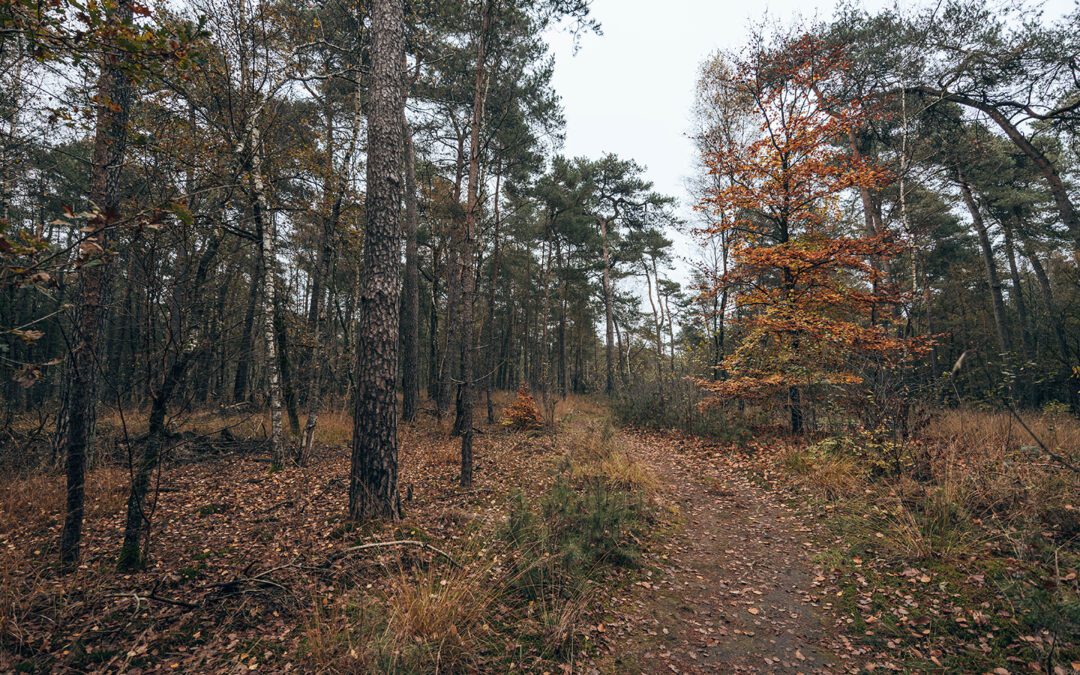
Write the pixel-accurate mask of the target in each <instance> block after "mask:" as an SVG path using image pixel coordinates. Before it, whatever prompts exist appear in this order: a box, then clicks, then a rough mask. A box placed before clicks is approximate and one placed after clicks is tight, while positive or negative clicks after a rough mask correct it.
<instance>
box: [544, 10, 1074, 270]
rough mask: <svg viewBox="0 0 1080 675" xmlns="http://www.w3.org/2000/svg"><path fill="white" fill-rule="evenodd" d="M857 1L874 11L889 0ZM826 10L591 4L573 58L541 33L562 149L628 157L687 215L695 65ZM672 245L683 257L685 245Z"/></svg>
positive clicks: (567, 45) (564, 45)
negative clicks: (549, 55) (591, 21)
mask: <svg viewBox="0 0 1080 675" xmlns="http://www.w3.org/2000/svg"><path fill="white" fill-rule="evenodd" d="M1073 2H1074V0H1049V1H1048V2H1046V3H1045V4H1043V7H1044V9H1045V10H1046V14H1047V16H1048V18H1049V17H1055V18H1056V17H1058V16H1061V15H1062V14H1064V13H1065V12H1066V11H1068V10H1069V9H1070V8H1071V7H1072V6H1073ZM863 4H864V6H866V7H867V8H869V9H879V8H881V7H885V6H889V5H892V2H891V0H864V3H863ZM1032 4H1033V5H1038V4H1042V3H1038V2H1034V1H1033V2H1032ZM834 6H835V3H834V0H662V1H657V0H594V2H593V5H592V16H593V18H595V19H596V20H597V21H599V22H600V23H601V26H602V29H603V33H604V34H603V35H591V34H590V35H585V36H583V37H582V39H581V44H580V48H579V50H578V53H577V54H574V53H573V45H572V41H571V39H570V37H569V36H568V35H566V34H565V33H559V34H556V35H552V37H551V43H552V48H553V51H554V53H555V58H556V65H555V80H554V84H555V89H556V91H557V92H558V93H559V94H560V96H561V97H562V103H563V108H564V110H565V112H566V122H567V125H566V144H565V146H564V148H563V152H564V154H566V155H568V156H579V155H584V156H588V157H599V156H600V155H601V154H603V153H605V152H613V153H615V154H617V155H619V156H621V157H624V158H631V159H635V160H637V161H638V162H639V163H641V164H644V165H645V166H646V167H647V169H648V171H647V176H648V178H649V179H650V180H652V181H653V182H654V183H655V184H656V188H657V190H659V191H660V192H663V193H666V194H669V195H673V196H675V197H678V198H679V200H680V202H681V204H682V209H683V213H684V214H686V215H688V208H689V206H690V204H689V197H688V195H687V191H686V188H685V181H686V178H687V177H688V176H689V175H690V174H691V171H692V168H693V160H694V148H693V144H692V143H691V142H690V140H689V138H688V137H687V132H688V131H689V128H690V107H691V105H692V103H693V97H694V86H695V83H696V79H697V72H698V66H699V64H700V63H701V61H702V60H703V59H705V57H706V56H708V55H709V54H710V53H712V52H713V51H715V50H717V49H736V48H738V47H740V46H742V44H743V42H744V40H745V36H746V33H747V30H746V29H747V27H748V25H749V24H751V23H756V22H758V21H759V20H760V19H761V18H762V17H764V16H766V13H767V14H768V16H769V17H771V18H774V19H778V20H781V21H783V22H787V21H790V20H792V19H793V18H795V17H797V16H802V17H804V18H808V19H812V18H814V17H815V16H817V17H821V18H828V17H830V16H831V15H832V10H833V7H834ZM678 250H679V252H680V253H681V254H682V255H692V254H693V252H692V246H691V245H690V244H689V242H687V241H680V242H679V246H678ZM679 267H680V268H682V269H685V267H684V266H683V265H679ZM677 277H679V278H680V280H684V279H685V277H684V276H683V274H678V275H677Z"/></svg>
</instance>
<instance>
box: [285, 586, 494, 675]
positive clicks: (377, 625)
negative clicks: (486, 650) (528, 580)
mask: <svg viewBox="0 0 1080 675" xmlns="http://www.w3.org/2000/svg"><path fill="white" fill-rule="evenodd" d="M492 574H493V572H492V568H491V565H487V564H485V565H473V566H468V567H463V568H457V569H453V568H447V567H445V566H431V567H427V568H425V569H413V570H405V569H401V570H398V571H397V572H396V573H394V574H392V575H390V576H389V577H387V578H384V579H382V580H381V584H383V585H385V587H386V588H387V589H388V590H386V591H385V593H382V594H380V595H378V596H372V595H370V594H369V593H368V592H367V591H363V590H360V589H357V590H355V591H353V592H350V593H347V594H345V595H343V596H341V597H340V598H338V599H337V600H336V601H334V602H333V603H327V604H326V605H322V604H317V609H316V610H315V611H314V612H313V613H312V615H311V618H310V620H309V621H308V622H307V624H306V625H305V626H304V637H305V646H306V652H307V657H308V661H309V664H310V665H311V666H312V667H313V669H315V670H318V671H320V672H364V673H381V672H408V673H412V672H434V673H438V672H461V671H464V670H470V669H473V668H474V667H475V659H476V657H477V656H478V655H479V654H480V653H481V652H482V650H483V645H484V640H485V638H486V637H487V636H488V634H489V633H490V631H491V628H490V626H489V625H488V623H487V618H488V617H489V615H490V612H491V609H492V607H493V605H494V603H495V601H496V600H497V598H498V594H497V589H499V588H501V584H499V583H498V582H493V580H492Z"/></svg>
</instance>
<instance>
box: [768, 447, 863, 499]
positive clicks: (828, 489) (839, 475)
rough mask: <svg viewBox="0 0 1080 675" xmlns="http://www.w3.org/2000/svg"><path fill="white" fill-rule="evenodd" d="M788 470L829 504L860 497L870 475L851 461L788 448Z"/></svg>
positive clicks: (785, 460)
mask: <svg viewBox="0 0 1080 675" xmlns="http://www.w3.org/2000/svg"><path fill="white" fill-rule="evenodd" d="M783 461H784V466H785V467H786V468H787V470H788V471H789V472H791V473H792V474H794V476H795V477H796V480H797V481H798V483H799V484H800V485H802V486H803V487H805V488H808V489H811V490H813V491H815V492H818V493H820V494H821V495H822V496H824V497H825V499H827V500H829V501H836V500H839V499H845V498H848V497H851V496H852V495H856V494H860V493H861V492H862V491H863V489H864V488H865V485H866V471H865V469H863V468H862V467H860V466H859V465H858V463H857V462H856V461H855V460H854V459H852V458H851V457H842V456H835V455H821V454H818V453H812V452H810V451H808V450H807V449H806V448H801V447H796V448H788V449H787V450H786V451H785V454H784V460H783Z"/></svg>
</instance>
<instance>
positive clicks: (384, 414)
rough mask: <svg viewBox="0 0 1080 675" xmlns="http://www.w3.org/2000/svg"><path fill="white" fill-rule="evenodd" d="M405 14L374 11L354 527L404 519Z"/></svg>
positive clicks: (376, 6)
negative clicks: (400, 397) (400, 414)
mask: <svg viewBox="0 0 1080 675" xmlns="http://www.w3.org/2000/svg"><path fill="white" fill-rule="evenodd" d="M404 11H405V8H404V2H403V0H373V2H372V4H371V35H372V45H371V102H370V112H369V114H368V144H367V145H368V164H367V195H366V197H365V201H364V211H365V224H364V225H365V227H364V267H363V276H362V279H361V289H360V318H359V321H358V322H357V342H358V345H357V368H356V373H357V375H356V376H357V391H356V413H355V415H354V417H353V443H352V462H351V468H350V475H349V516H350V517H351V518H353V519H354V520H363V519H365V518H370V517H386V518H394V519H396V518H400V517H401V498H400V497H399V495H398V446H397V391H396V390H397V387H396V384H397V368H398V353H397V352H398V322H399V320H400V311H401V306H400V300H401V297H400V296H401V278H400V270H401V261H400V255H401V198H402V185H401V171H402V160H403V158H402V155H403V153H404V148H405V146H404V141H403V138H402V136H403V131H404V130H403V129H402V120H403V119H404V116H405V88H404V86H405V81H404V67H403V66H404V63H403V58H404V48H405V18H404Z"/></svg>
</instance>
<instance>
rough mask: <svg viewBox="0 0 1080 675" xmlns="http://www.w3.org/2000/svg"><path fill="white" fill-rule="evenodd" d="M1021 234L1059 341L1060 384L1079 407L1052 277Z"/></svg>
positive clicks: (1067, 343) (1021, 239) (1033, 248)
mask: <svg viewBox="0 0 1080 675" xmlns="http://www.w3.org/2000/svg"><path fill="white" fill-rule="evenodd" d="M1018 234H1019V235H1020V243H1021V245H1022V246H1023V249H1024V257H1025V258H1027V259H1028V262H1029V263H1031V269H1032V271H1033V272H1035V279H1036V280H1037V281H1038V282H1039V292H1040V294H1041V295H1042V298H1043V304H1044V305H1046V313H1047V315H1048V316H1049V317H1050V325H1051V326H1053V328H1054V340H1055V342H1056V343H1057V349H1058V355H1059V357H1060V358H1061V363H1060V366H1059V371H1058V380H1059V381H1060V386H1061V387H1062V388H1064V389H1066V395H1067V397H1068V400H1069V403H1070V404H1071V405H1072V406H1073V409H1074V410H1076V409H1077V403H1078V401H1077V392H1076V388H1075V387H1073V386H1070V384H1069V380H1070V379H1071V378H1072V371H1071V366H1072V363H1073V355H1072V350H1070V349H1069V341H1068V333H1067V332H1066V330H1065V320H1064V317H1063V316H1062V312H1061V311H1059V310H1058V307H1057V300H1056V299H1055V298H1054V288H1053V286H1051V285H1050V277H1049V276H1047V274H1046V268H1045V267H1043V264H1042V261H1041V260H1039V255H1038V252H1037V251H1036V250H1035V247H1034V246H1033V245H1032V242H1031V240H1030V239H1029V238H1028V236H1027V234H1026V233H1025V232H1023V231H1022V230H1021V231H1019V232H1018Z"/></svg>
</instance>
